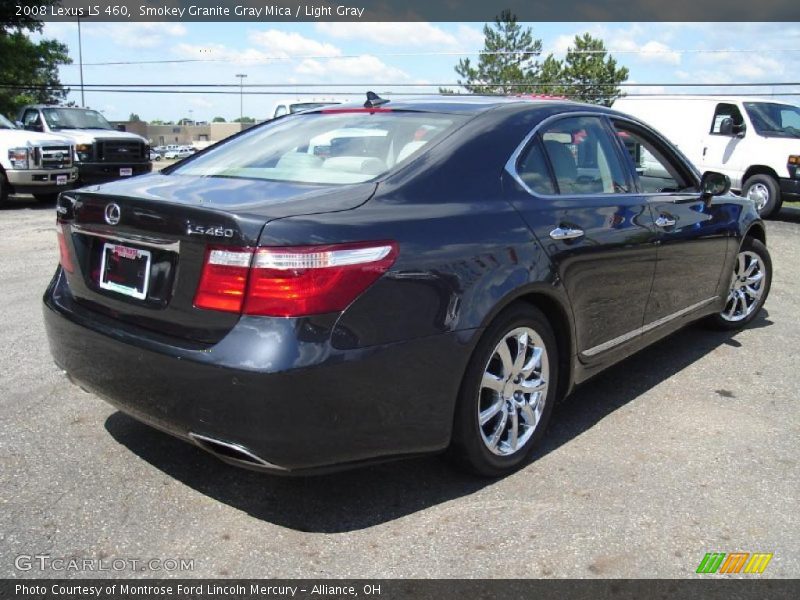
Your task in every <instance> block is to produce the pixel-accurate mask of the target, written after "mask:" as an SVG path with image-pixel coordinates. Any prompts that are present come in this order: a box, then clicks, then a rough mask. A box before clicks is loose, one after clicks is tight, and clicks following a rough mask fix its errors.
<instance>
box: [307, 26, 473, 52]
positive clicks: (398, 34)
mask: <svg viewBox="0 0 800 600" xmlns="http://www.w3.org/2000/svg"><path fill="white" fill-rule="evenodd" d="M315 28H316V30H317V31H318V32H320V33H322V34H324V35H327V36H329V37H332V38H336V39H342V40H359V41H364V42H370V43H372V44H378V45H381V46H414V47H426V46H427V47H431V46H437V47H441V46H451V47H455V46H457V45H458V44H459V38H457V37H456V36H454V35H452V34H450V33H448V32H446V31H445V30H444V29H442V28H440V27H437V26H435V25H431V24H430V23H425V22H419V23H356V22H330V23H328V22H326V23H317V24H316V26H315ZM467 29H470V28H468V27H464V28H463V30H462V31H460V33H461V34H462V35H465V36H470V35H471V34H470V32H468V31H466V30H467ZM473 41H474V40H473ZM480 43H481V44H482V43H483V35H481V39H480Z"/></svg>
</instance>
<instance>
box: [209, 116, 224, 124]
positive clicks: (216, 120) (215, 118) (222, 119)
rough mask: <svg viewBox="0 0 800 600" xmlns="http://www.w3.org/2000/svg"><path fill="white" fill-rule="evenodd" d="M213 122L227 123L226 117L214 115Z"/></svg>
mask: <svg viewBox="0 0 800 600" xmlns="http://www.w3.org/2000/svg"><path fill="white" fill-rule="evenodd" d="M211 122H212V123H227V121H226V120H225V117H214V118H213V119H212V121H211Z"/></svg>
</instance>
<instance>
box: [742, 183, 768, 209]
mask: <svg viewBox="0 0 800 600" xmlns="http://www.w3.org/2000/svg"><path fill="white" fill-rule="evenodd" d="M747 199H748V200H752V201H753V202H754V203H755V205H756V210H757V211H758V212H761V211H762V210H764V207H765V206H766V205H767V203H768V202H769V188H768V187H767V186H766V185H764V184H763V183H755V184H753V185H751V186H750V189H748V190H747Z"/></svg>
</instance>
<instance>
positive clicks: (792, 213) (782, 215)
mask: <svg viewBox="0 0 800 600" xmlns="http://www.w3.org/2000/svg"><path fill="white" fill-rule="evenodd" d="M770 220H772V221H785V222H786V223H800V208H798V207H797V206H785V205H784V206H783V207H782V208H781V210H780V211H778V214H776V215H773V216H772V217H771V219H770ZM767 227H769V225H767Z"/></svg>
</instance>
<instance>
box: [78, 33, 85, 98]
mask: <svg viewBox="0 0 800 600" xmlns="http://www.w3.org/2000/svg"><path fill="white" fill-rule="evenodd" d="M78 63H79V64H80V71H81V107H83V108H85V107H86V98H84V95H83V42H82V40H81V20H80V17H79V18H78Z"/></svg>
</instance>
